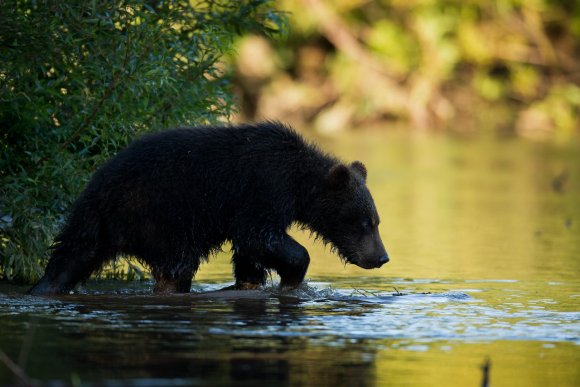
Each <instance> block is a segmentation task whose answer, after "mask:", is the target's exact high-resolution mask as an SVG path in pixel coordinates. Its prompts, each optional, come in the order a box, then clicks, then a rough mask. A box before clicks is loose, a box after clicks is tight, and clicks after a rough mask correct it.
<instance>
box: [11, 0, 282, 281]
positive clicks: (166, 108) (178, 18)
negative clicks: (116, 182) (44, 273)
mask: <svg viewBox="0 0 580 387" xmlns="http://www.w3.org/2000/svg"><path fill="white" fill-rule="evenodd" d="M0 8H1V10H0V58H2V60H1V62H0V276H2V277H4V278H8V279H15V280H19V281H31V280H34V279H36V278H37V277H38V275H39V274H40V273H41V268H42V261H43V260H44V259H46V256H47V247H48V246H49V245H50V241H51V240H52V237H53V236H54V234H55V232H56V231H57V229H58V227H59V225H60V224H61V223H62V222H63V214H64V213H65V211H66V209H67V208H68V207H69V206H70V204H71V200H72V199H73V198H74V197H75V196H76V195H78V193H79V192H80V190H81V189H82V187H83V186H84V184H85V183H86V181H87V179H88V177H89V176H90V173H91V172H92V171H94V169H95V168H96V167H97V166H98V165H100V164H101V163H102V162H103V161H104V160H106V159H107V158H109V157H110V156H112V155H113V154H115V152H116V151H117V150H118V149H119V148H121V147H123V146H125V145H126V144H127V143H128V142H129V141H130V140H131V139H132V138H134V137H135V136H137V135H139V134H141V133H143V132H147V131H150V130H152V129H162V128H166V127H171V126H177V125H188V124H193V123H205V122H215V121H217V120H220V119H222V118H223V117H227V116H228V115H229V114H230V113H231V111H232V101H231V98H230V93H228V85H229V82H228V79H227V77H225V76H224V75H225V74H224V71H223V69H222V67H221V65H220V63H219V59H220V57H221V56H222V55H224V54H225V53H227V52H229V51H231V49H232V44H233V40H234V37H235V35H238V34H243V33H253V34H261V35H266V36H271V35H273V34H276V33H277V32H278V31H280V29H281V28H283V27H284V19H283V17H282V14H281V13H279V12H276V11H273V10H272V8H271V4H270V1H269V0H239V1H227V0H206V1H199V2H195V3H193V5H191V4H190V3H189V2H188V1H185V0H174V1H159V2H157V1H117V2H112V1H106V0H95V1H82V0H76V1H50V0H46V1H33V0H9V1H0Z"/></svg>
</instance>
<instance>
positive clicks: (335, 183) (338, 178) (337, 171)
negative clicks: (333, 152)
mask: <svg viewBox="0 0 580 387" xmlns="http://www.w3.org/2000/svg"><path fill="white" fill-rule="evenodd" d="M349 182H350V171H349V170H348V167H347V166H346V165H344V164H336V165H335V166H333V167H332V168H330V171H329V172H328V174H327V175H326V183H327V184H328V186H329V187H330V188H332V189H340V188H344V187H346V186H347V185H348V183H349Z"/></svg>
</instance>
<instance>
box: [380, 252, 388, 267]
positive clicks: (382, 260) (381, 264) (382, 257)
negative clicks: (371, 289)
mask: <svg viewBox="0 0 580 387" xmlns="http://www.w3.org/2000/svg"><path fill="white" fill-rule="evenodd" d="M387 262H389V256H388V255H387V254H385V255H381V256H380V257H379V267H381V266H383V265H384V264H385V263H387Z"/></svg>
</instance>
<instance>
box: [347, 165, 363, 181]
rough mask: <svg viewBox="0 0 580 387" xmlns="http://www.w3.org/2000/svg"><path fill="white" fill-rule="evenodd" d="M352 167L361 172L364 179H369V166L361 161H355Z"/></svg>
mask: <svg viewBox="0 0 580 387" xmlns="http://www.w3.org/2000/svg"><path fill="white" fill-rule="evenodd" d="M350 167H351V168H352V169H354V170H355V171H357V172H358V173H360V174H361V176H362V177H363V179H364V181H366V180H367V167H365V165H364V164H363V163H361V162H360V161H354V162H353V163H352V164H350Z"/></svg>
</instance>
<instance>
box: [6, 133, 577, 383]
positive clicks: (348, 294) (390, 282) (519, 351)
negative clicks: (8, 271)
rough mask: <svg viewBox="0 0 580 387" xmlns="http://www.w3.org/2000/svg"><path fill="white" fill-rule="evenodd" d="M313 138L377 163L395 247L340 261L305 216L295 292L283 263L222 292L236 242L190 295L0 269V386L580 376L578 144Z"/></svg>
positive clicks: (561, 379)
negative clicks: (22, 278) (51, 288)
mask: <svg viewBox="0 0 580 387" xmlns="http://www.w3.org/2000/svg"><path fill="white" fill-rule="evenodd" d="M317 142H319V143H321V146H322V147H323V148H325V149H327V150H330V151H332V152H334V153H336V154H338V155H339V156H340V157H341V158H343V159H345V160H354V159H359V160H362V161H364V162H365V164H366V165H367V168H368V170H369V176H368V183H369V186H370V189H371V192H372V193H373V196H374V198H375V202H376V204H377V207H378V209H379V212H380V215H381V219H382V223H381V226H380V229H381V234H382V236H383V241H384V242H385V245H386V247H387V250H388V251H389V254H390V256H391V262H390V263H388V264H387V265H385V266H383V268H381V269H378V270H370V271H369V270H363V269H360V268H357V267H352V266H350V265H348V266H345V265H344V264H343V263H342V262H341V261H340V260H339V259H338V258H337V257H335V256H333V255H332V253H331V252H330V251H328V249H325V248H324V247H323V246H321V245H319V244H318V243H316V242H315V241H313V240H312V239H311V238H309V235H308V234H307V233H304V232H301V231H298V230H293V231H292V233H293V235H294V236H295V237H296V238H297V239H298V240H299V241H300V242H301V243H303V244H304V245H305V246H306V247H307V248H308V250H309V251H310V255H311V260H312V263H311V267H310V269H309V271H308V274H307V278H308V281H307V283H305V284H304V285H303V286H302V287H300V288H299V289H297V290H295V291H292V292H284V293H280V292H279V291H278V290H277V288H276V286H275V282H276V277H275V276H274V277H273V278H272V281H273V284H270V285H268V286H267V287H266V288H265V289H263V290H260V291H248V292H220V291H217V292H214V291H216V290H219V289H221V288H223V287H224V286H227V285H230V284H231V283H232V277H231V265H230V263H229V256H228V254H227V253H223V254H219V255H218V256H216V257H214V258H213V259H211V261H210V263H208V264H205V265H204V266H202V268H201V270H200V272H199V273H198V275H197V277H196V281H195V282H194V286H193V288H192V294H190V295H176V296H166V297H160V296H153V295H151V289H152V284H151V283H150V282H147V281H144V282H122V281H90V282H89V283H88V284H87V286H86V287H85V288H83V289H81V290H80V292H78V293H77V294H75V295H70V296H64V297H53V298H42V297H30V296H24V295H23V293H24V291H25V290H26V288H24V287H18V286H12V285H7V284H0V350H1V351H2V353H0V356H2V355H3V354H5V355H6V356H5V357H2V359H0V360H1V361H0V384H11V383H16V382H22V381H23V380H24V381H25V382H28V383H39V384H54V385H63V384H64V385H136V386H151V385H204V386H206V385H225V384H232V383H236V384H240V385H256V384H258V383H260V384H263V385H303V384H306V385H333V386H335V385H336V386H339V385H349V386H350V385H361V386H362V385H393V386H407V385H408V386H430V385H434V386H435V385H436V386H441V385H445V386H480V385H482V382H483V380H484V377H487V378H488V381H489V382H490V384H491V385H493V386H536V385H537V386H577V385H580V366H579V365H580V276H579V272H580V270H579V269H580V232H579V230H580V144H573V145H570V144H568V145H546V144H533V143H528V142H522V141H520V140H509V139H502V140H493V139H478V140H465V139H457V138H449V137H410V136H408V135H404V134H397V133H390V134H381V133H373V132H361V133H356V134H349V135H345V136H339V137H337V138H334V139H332V140H331V139H326V140H325V139H318V140H317ZM6 358H8V359H10V360H8V359H6ZM10 361H12V362H13V363H15V364H12V365H10V366H8V365H7V364H8V363H9V362H10ZM484 364H485V365H486V368H487V371H484V369H483V366H484ZM10 367H12V370H10ZM19 370H23V374H22V375H21V377H20V378H19V377H18V376H15V373H17V372H19Z"/></svg>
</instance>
